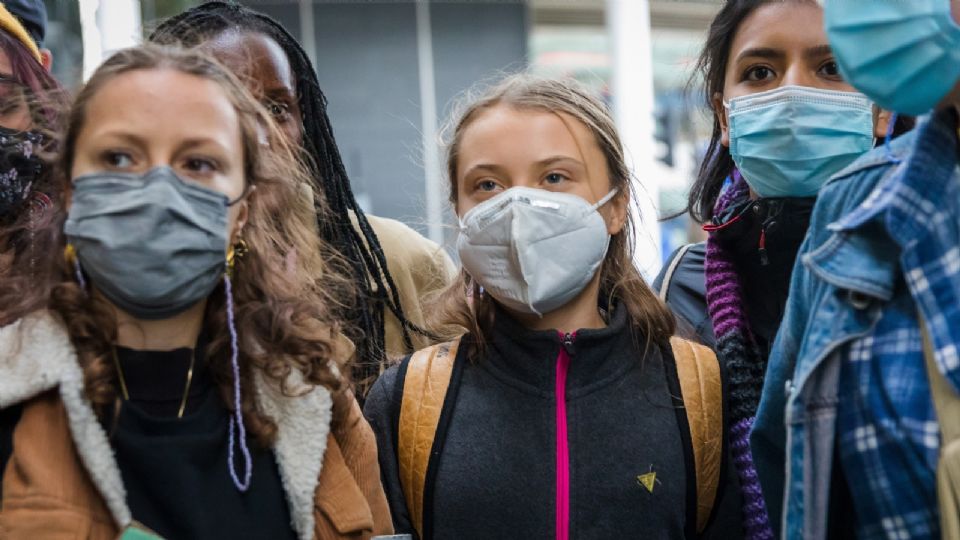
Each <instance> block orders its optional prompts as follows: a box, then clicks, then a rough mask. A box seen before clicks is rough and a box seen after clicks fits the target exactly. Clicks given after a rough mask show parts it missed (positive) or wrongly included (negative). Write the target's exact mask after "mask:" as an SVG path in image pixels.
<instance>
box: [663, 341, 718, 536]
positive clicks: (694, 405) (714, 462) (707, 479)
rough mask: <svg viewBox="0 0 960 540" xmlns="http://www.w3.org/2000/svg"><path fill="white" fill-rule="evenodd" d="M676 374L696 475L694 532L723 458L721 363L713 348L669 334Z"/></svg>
mask: <svg viewBox="0 0 960 540" xmlns="http://www.w3.org/2000/svg"><path fill="white" fill-rule="evenodd" d="M670 345H671V347H672V348H673V357H674V360H675V361H676V364H677V378H678V379H679V380H680V391H681V392H682V394H683V406H684V408H685V409H686V412H687V423H688V424H689V426H690V439H691V441H692V443H693V463H694V470H695V471H696V477H697V532H703V529H704V528H705V527H706V525H707V521H708V520H709V519H710V513H711V512H712V510H713V504H714V499H716V496H717V487H718V486H719V484H720V464H721V461H722V459H723V389H722V387H721V384H720V364H719V363H718V362H717V357H716V355H715V354H713V351H711V350H710V349H708V348H707V347H704V346H702V345H697V344H695V343H692V342H690V341H687V340H685V339H681V338H679V337H672V338H670Z"/></svg>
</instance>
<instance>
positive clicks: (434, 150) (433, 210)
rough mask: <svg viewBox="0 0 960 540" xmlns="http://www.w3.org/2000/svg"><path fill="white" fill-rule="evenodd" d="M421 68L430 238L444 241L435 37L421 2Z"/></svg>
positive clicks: (424, 3) (421, 0) (426, 6)
mask: <svg viewBox="0 0 960 540" xmlns="http://www.w3.org/2000/svg"><path fill="white" fill-rule="evenodd" d="M416 9H417V66H418V71H419V79H420V131H421V144H423V172H424V178H425V186H424V187H425V193H426V203H427V216H426V217H427V237H428V238H430V239H431V240H433V241H434V242H437V243H442V242H443V183H442V182H443V179H442V178H441V176H440V150H439V148H438V147H437V142H438V141H437V131H438V128H437V92H436V81H435V79H434V73H433V37H432V35H431V34H432V27H431V25H430V3H429V2H428V1H424V0H418V1H417V3H416Z"/></svg>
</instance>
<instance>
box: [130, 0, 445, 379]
mask: <svg viewBox="0 0 960 540" xmlns="http://www.w3.org/2000/svg"><path fill="white" fill-rule="evenodd" d="M149 39H150V41H153V42H157V43H165V44H172V43H176V44H180V45H184V46H188V47H194V46H200V47H202V48H203V49H204V50H206V51H207V52H209V53H210V54H212V55H213V56H214V57H216V58H217V59H218V60H220V61H221V62H222V63H224V64H225V65H226V66H227V67H228V68H230V69H231V70H233V71H234V72H235V73H237V74H238V75H240V76H241V79H243V80H244V81H245V82H246V83H247V85H248V87H249V89H250V90H251V92H252V93H253V94H254V95H255V96H256V97H258V98H259V99H260V100H261V101H262V102H263V103H264V105H265V106H266V107H267V109H268V110H270V111H271V113H273V115H274V119H275V121H276V122H277V124H279V125H280V127H281V128H282V129H283V131H284V132H285V133H286V134H287V135H288V136H289V137H290V139H291V140H292V141H295V142H297V143H299V144H300V145H301V146H302V148H303V151H304V154H305V156H304V157H305V158H306V161H307V162H308V163H309V164H311V166H312V167H313V168H314V175H313V178H314V184H313V186H312V187H313V189H314V191H316V192H318V195H320V197H322V198H323V199H324V202H325V204H326V206H327V208H328V213H327V214H318V216H317V219H318V224H319V230H320V234H321V236H322V237H323V239H324V240H325V241H326V242H327V243H328V244H330V245H331V246H332V247H333V249H335V250H337V251H339V253H340V255H342V256H343V258H344V259H346V260H347V261H348V263H349V264H350V265H351V268H350V271H351V273H352V275H353V276H354V277H355V280H356V283H357V287H358V289H359V291H360V293H359V294H360V300H359V302H357V304H356V307H355V309H354V313H351V314H350V319H351V320H352V321H353V324H354V326H355V328H354V329H353V331H352V332H350V337H351V338H352V339H353V341H354V342H355V344H356V346H357V353H356V355H355V358H356V360H357V361H356V363H355V364H354V372H353V377H354V381H355V383H356V384H357V387H358V396H360V397H362V395H363V394H365V391H366V389H367V388H368V387H369V385H370V384H372V383H373V380H374V379H375V378H376V377H377V375H379V373H380V371H381V366H383V365H384V364H385V362H386V360H387V358H388V357H393V356H402V355H404V354H408V353H410V352H413V351H414V350H415V349H417V348H421V347H423V346H426V345H428V344H429V341H430V340H429V338H428V336H426V335H425V333H424V332H423V331H422V330H421V329H420V327H421V326H422V325H423V318H424V317H423V311H422V308H421V304H420V302H421V300H422V299H423V298H424V297H425V296H428V295H429V294H430V293H431V292H433V291H439V290H440V289H442V288H444V287H445V286H446V284H447V283H448V282H449V281H450V280H451V279H452V278H453V275H454V273H455V269H454V267H453V264H452V263H451V262H450V259H449V257H448V256H447V255H446V253H444V252H443V250H442V249H441V248H440V247H439V246H437V245H436V244H435V243H433V242H430V241H429V240H427V239H425V238H423V237H422V236H421V235H419V234H418V233H416V232H415V231H413V230H412V229H410V228H409V227H406V226H405V225H403V224H402V223H400V222H397V221H394V220H389V219H384V218H379V217H375V216H370V215H366V214H364V212H363V211H362V210H361V209H360V206H359V205H358V204H357V201H356V199H355V198H354V195H353V192H352V191H351V189H350V181H349V179H348V178H347V173H346V169H345V168H344V165H343V161H342V160H341V158H340V152H339V150H338V149H337V144H336V141H335V140H334V136H333V129H332V128H331V126H330V119H329V118H328V116H327V111H326V107H327V101H326V97H325V96H324V95H323V92H322V90H321V89H320V85H319V82H318V80H317V75H316V72H315V71H314V69H313V66H312V65H311V63H310V60H309V59H308V57H307V55H306V53H305V52H304V51H303V49H302V48H301V47H300V45H299V44H298V43H297V41H296V40H295V39H294V38H293V37H292V36H291V35H290V33H289V32H287V31H286V30H285V29H284V28H283V26H281V25H280V23H278V22H277V21H275V20H273V19H272V18H270V17H269V16H267V15H265V14H262V13H259V12H257V11H254V10H252V9H249V8H246V7H243V6H240V5H237V4H233V3H228V2H208V3H204V4H201V5H199V6H196V7H194V8H192V9H189V10H187V11H184V12H183V13H180V14H179V15H176V16H174V17H172V18H170V19H167V20H166V21H163V22H162V23H161V24H160V25H159V26H158V27H157V29H156V30H155V31H154V32H153V34H152V35H151V36H150V38H149Z"/></svg>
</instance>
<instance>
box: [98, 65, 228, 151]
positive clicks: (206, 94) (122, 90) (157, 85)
mask: <svg viewBox="0 0 960 540" xmlns="http://www.w3.org/2000/svg"><path fill="white" fill-rule="evenodd" d="M87 116H88V119H89V124H90V125H89V126H88V127H93V124H94V123H96V124H99V125H101V126H103V127H109V126H115V125H116V126H127V127H131V126H137V129H139V130H148V131H150V132H155V131H156V132H159V131H164V132H168V131H171V130H170V128H171V127H172V128H176V129H174V130H173V131H176V132H181V131H185V132H187V133H191V134H193V135H194V136H198V137H200V136H202V137H209V138H215V139H223V140H225V141H229V142H233V139H234V138H235V137H237V136H239V133H240V126H239V119H238V116H237V113H236V110H235V108H234V106H233V104H232V103H231V101H230V99H229V98H228V96H227V95H226V93H225V92H224V90H223V88H221V87H220V86H219V85H218V84H216V83H215V82H213V81H210V80H207V79H203V78H201V77H197V76H195V75H190V74H186V73H181V72H178V71H175V70H168V69H154V70H137V71H131V72H129V73H124V74H122V75H118V76H117V77H116V78H115V79H113V80H111V81H110V82H109V84H105V85H104V86H103V88H101V89H100V90H99V91H97V92H96V93H95V94H94V95H93V96H91V98H90V102H89V104H88V110H87ZM144 120H146V121H144ZM171 132H172V131H171Z"/></svg>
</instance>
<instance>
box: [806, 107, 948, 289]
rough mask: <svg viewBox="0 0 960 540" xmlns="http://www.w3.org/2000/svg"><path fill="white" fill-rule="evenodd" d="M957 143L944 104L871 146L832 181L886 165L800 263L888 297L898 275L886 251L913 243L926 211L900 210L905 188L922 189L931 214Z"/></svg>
mask: <svg viewBox="0 0 960 540" xmlns="http://www.w3.org/2000/svg"><path fill="white" fill-rule="evenodd" d="M956 145H957V135H956V117H955V113H954V112H953V111H952V110H942V111H938V112H936V113H935V114H934V115H933V116H932V117H931V118H930V119H929V120H928V121H927V122H925V123H924V124H923V125H922V126H920V127H918V128H917V130H916V131H915V132H913V133H911V134H908V135H905V136H903V137H901V138H899V139H897V140H896V141H893V142H892V144H891V148H890V149H889V150H887V149H885V148H882V147H881V148H878V149H875V150H874V151H872V152H870V153H869V154H867V155H866V156H864V158H862V159H860V160H858V161H857V162H855V163H854V164H853V165H851V166H849V167H847V169H845V170H844V171H842V172H841V173H840V174H839V175H837V177H836V180H835V181H843V180H842V179H843V178H845V177H848V176H850V175H853V174H857V173H861V172H864V171H866V170H868V169H871V168H875V167H886V168H888V169H889V170H888V171H887V172H885V173H883V178H881V180H880V181H879V182H878V183H877V185H876V186H875V187H874V188H873V190H872V191H871V192H870V194H869V195H868V196H867V197H866V198H864V199H863V201H862V202H860V203H859V204H858V205H856V206H855V207H854V208H853V210H851V211H849V212H847V213H846V214H844V215H843V217H841V218H840V219H839V220H837V221H835V222H834V223H831V224H830V225H828V226H827V230H828V231H829V232H831V233H832V235H831V236H830V237H829V239H828V240H827V241H826V242H825V243H824V244H822V245H820V246H819V247H817V248H816V249H814V250H813V251H811V252H810V253H808V254H807V255H805V256H804V257H803V263H804V264H805V265H806V266H807V267H808V268H809V269H810V270H811V272H813V273H814V274H816V275H817V276H818V277H819V278H821V279H823V280H824V281H826V282H828V283H831V284H832V285H834V286H837V287H840V288H843V289H847V290H850V291H855V292H859V293H863V294H866V295H869V296H872V297H875V298H877V299H880V300H882V301H888V300H890V299H891V298H892V297H893V291H894V287H895V284H896V282H897V280H898V279H899V275H900V269H899V257H896V256H893V257H891V256H890V254H894V253H900V252H901V251H902V249H903V248H904V247H905V246H908V245H910V244H911V243H914V242H915V240H916V239H917V238H918V237H919V236H920V235H922V234H923V233H924V226H923V224H924V221H925V219H926V218H927V217H929V216H926V215H917V212H913V211H904V209H903V206H902V201H903V200H904V197H907V196H909V195H908V192H910V193H920V194H923V197H924V198H925V199H926V201H927V202H926V203H923V202H921V204H919V207H920V208H926V207H930V208H931V215H932V211H933V210H934V209H935V208H936V206H935V203H934V201H938V200H942V198H943V197H944V193H945V192H946V189H947V183H948V181H949V179H950V178H951V177H952V175H953V173H954V169H955V167H956V157H955V156H956V152H957V146H956ZM945 156H949V157H948V158H945ZM910 197H911V199H915V198H916V197H912V196H910ZM910 206H911V207H916V206H917V203H916V202H913V203H911V205H910ZM865 257H866V258H867V259H868V260H867V261H865Z"/></svg>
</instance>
